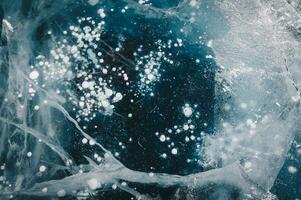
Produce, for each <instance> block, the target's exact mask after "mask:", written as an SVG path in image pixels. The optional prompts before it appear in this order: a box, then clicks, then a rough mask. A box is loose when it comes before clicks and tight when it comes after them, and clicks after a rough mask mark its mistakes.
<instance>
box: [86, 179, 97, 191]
mask: <svg viewBox="0 0 301 200" xmlns="http://www.w3.org/2000/svg"><path fill="white" fill-rule="evenodd" d="M87 184H88V186H89V188H90V189H91V190H96V189H97V188H99V186H100V185H99V182H98V181H97V179H96V178H92V179H90V180H88V181H87Z"/></svg>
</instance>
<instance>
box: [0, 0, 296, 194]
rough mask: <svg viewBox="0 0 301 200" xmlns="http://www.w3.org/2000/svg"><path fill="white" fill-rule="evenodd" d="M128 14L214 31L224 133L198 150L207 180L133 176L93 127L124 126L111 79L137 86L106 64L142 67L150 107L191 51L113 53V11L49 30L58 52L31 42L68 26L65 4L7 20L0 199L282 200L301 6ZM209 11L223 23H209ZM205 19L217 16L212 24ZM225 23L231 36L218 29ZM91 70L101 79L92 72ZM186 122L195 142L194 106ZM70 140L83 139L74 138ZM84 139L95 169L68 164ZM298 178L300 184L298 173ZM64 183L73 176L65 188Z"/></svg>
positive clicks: (8, 13) (227, 0)
mask: <svg viewBox="0 0 301 200" xmlns="http://www.w3.org/2000/svg"><path fill="white" fill-rule="evenodd" d="M122 2H123V3H124V5H123V6H124V7H122V8H121V9H120V12H121V13H126V12H130V11H131V10H132V11H134V13H135V14H136V15H138V16H140V17H143V18H147V19H149V18H150V19H153V20H161V19H164V18H174V19H176V20H179V22H181V23H184V24H185V28H187V30H196V29H201V27H202V26H203V24H208V29H207V30H206V31H207V32H208V33H207V36H208V37H212V40H209V41H208V43H207V47H208V48H212V51H213V55H207V56H206V58H207V59H214V60H215V62H216V63H217V64H218V70H217V73H216V76H215V82H216V86H215V103H216V105H215V116H214V118H215V120H214V121H215V127H214V133H213V134H201V139H200V140H202V141H203V143H202V145H200V146H199V148H196V150H197V151H198V155H196V157H200V159H199V162H200V167H203V168H204V169H205V171H204V172H199V173H192V174H190V175H186V176H184V175H170V174H164V173H154V172H152V171H151V170H150V171H145V172H142V171H138V170H132V169H129V168H128V167H126V166H125V164H123V163H121V162H120V161H119V159H118V155H119V153H118V152H111V151H110V150H108V149H107V148H105V147H104V146H106V145H105V144H104V145H103V144H102V142H103V141H98V140H97V139H96V138H94V137H92V136H91V135H92V134H91V132H93V131H91V127H89V123H91V121H93V120H94V119H95V118H97V114H95V113H96V112H97V113H100V114H101V115H104V116H106V117H112V116H114V115H118V113H116V112H115V110H116V107H118V105H119V103H121V102H123V101H124V99H126V98H127V96H126V94H125V92H124V91H119V90H118V88H117V89H116V90H115V88H113V83H112V82H114V81H115V79H114V78H110V77H109V75H110V73H111V72H113V73H116V74H118V81H119V83H120V85H124V86H128V85H131V81H129V77H131V74H130V73H127V71H125V70H123V69H121V68H118V67H117V66H114V64H115V63H114V62H113V61H112V63H109V64H111V65H112V66H111V65H109V64H106V63H104V62H105V59H106V57H105V55H109V56H111V57H112V60H118V62H120V63H122V64H123V65H124V66H127V67H129V68H131V67H133V66H134V67H133V68H134V70H135V71H137V72H138V78H137V83H138V84H137V86H138V87H137V91H136V93H135V95H136V96H137V95H141V96H143V97H145V98H148V97H150V98H151V97H153V96H154V89H155V87H156V85H157V84H158V83H159V82H160V81H161V80H164V79H162V76H161V75H162V74H163V75H164V67H165V68H167V67H171V66H175V61H174V60H173V57H172V56H171V55H172V53H171V52H169V49H181V46H182V45H183V42H182V40H179V39H175V40H169V41H167V42H166V43H165V42H164V41H161V40H160V38H159V39H158V40H157V42H156V43H155V46H156V48H155V49H154V50H152V51H150V52H147V53H145V52H144V51H145V50H144V49H143V48H142V47H140V48H138V49H136V51H135V53H134V55H135V59H133V60H129V59H127V58H126V57H124V56H123V55H122V53H121V52H122V45H121V42H120V43H118V44H117V47H116V48H112V47H111V46H109V45H108V44H107V43H106V41H105V40H104V39H103V38H102V36H103V35H104V34H105V31H104V28H103V26H105V24H106V22H105V20H106V18H108V16H107V14H106V12H110V11H108V10H104V8H105V6H104V7H99V8H97V11H96V12H98V14H99V17H100V18H97V19H93V18H89V17H81V16H79V18H78V19H77V22H78V24H77V25H76V23H71V20H70V23H71V24H72V25H70V26H69V27H68V29H67V30H65V31H61V30H59V31H61V32H56V31H58V30H57V29H55V28H53V27H50V30H51V31H50V32H49V34H48V36H47V37H48V40H47V41H46V42H45V44H40V43H39V42H38V41H36V40H38V39H37V38H36V37H34V36H35V34H36V33H35V32H34V31H33V30H36V29H39V28H41V27H42V26H43V25H45V24H44V23H45V22H46V21H47V20H51V17H53V16H55V15H59V14H60V13H59V11H60V10H59V8H61V9H68V8H72V7H73V6H74V7H76V6H77V5H75V3H74V2H73V1H67V0H65V1H51V2H48V1H43V0H41V1H35V2H34V1H33V2H31V1H30V3H28V2H27V3H28V4H26V1H20V3H18V2H12V1H8V0H7V1H6V0H4V1H3V3H2V6H3V7H4V11H5V17H6V18H5V20H3V31H2V39H1V41H2V42H1V46H0V53H1V55H0V56H1V63H0V64H1V77H0V78H1V83H2V82H3V83H4V84H3V86H1V90H0V95H1V102H2V105H1V108H0V109H1V110H0V113H1V117H0V121H1V138H0V152H1V156H2V157H1V165H2V167H1V170H2V172H1V181H2V183H1V188H0V195H1V197H3V198H4V199H8V198H19V199H22V198H30V197H33V196H37V197H41V198H43V197H45V198H46V197H65V196H73V197H82V198H85V197H87V196H88V195H89V194H91V195H94V194H96V193H98V192H101V191H108V190H114V189H116V188H119V189H120V190H122V191H124V192H126V193H129V194H131V195H132V196H134V197H136V198H137V199H148V198H149V199H151V198H152V197H151V196H150V195H148V194H142V193H140V192H138V191H139V187H134V186H133V185H132V184H137V185H143V186H145V185H156V186H158V187H161V188H171V187H177V188H179V190H178V191H177V192H176V193H175V195H174V198H175V199H176V198H178V199H181V198H182V199H183V198H187V199H188V198H191V199H197V198H199V196H200V194H201V193H204V192H205V191H206V190H207V189H208V187H209V188H212V187H214V186H215V185H222V186H231V187H234V188H236V189H238V190H239V193H240V196H239V198H242V199H255V198H258V199H264V198H266V199H272V198H276V197H275V196H274V195H272V194H271V193H270V192H269V191H270V189H271V187H272V186H273V184H274V182H275V179H276V177H277V175H278V173H279V170H280V169H281V167H282V166H283V163H284V161H285V159H286V155H287V153H288V151H289V150H290V147H291V144H292V142H293V140H294V137H295V135H296V134H297V133H298V131H299V128H300V127H299V126H300V125H299V124H300V90H299V85H300V83H301V79H300V76H299V75H300V73H301V72H300V58H299V57H298V56H299V55H301V49H300V42H299V41H300V34H299V32H298V31H299V27H300V24H301V19H300V16H299V14H300V12H299V11H298V9H297V7H296V4H297V3H298V2H297V1H293V2H287V1H284V0H277V1H276V0H275V1H273V0H272V1H265V0H252V1H251V0H247V1H245V0H216V1H212V2H209V3H208V1H205V0H204V1H194V0H192V1H188V0H184V1H180V3H179V4H177V5H175V6H171V7H169V8H165V7H164V6H162V7H160V8H159V7H156V6H154V5H152V4H149V1H134V0H123V1H122ZM98 3H99V4H100V5H99V6H103V3H102V2H98V1H88V4H91V5H92V6H95V7H96V6H98ZM208 5H210V6H211V7H212V8H214V9H212V10H213V11H212V10H211V11H207V12H200V11H203V10H206V9H207V6H208ZM116 9H117V8H116ZM118 9H119V8H118ZM111 12H113V11H111ZM62 16H64V15H63V14H62ZM204 16H205V17H206V16H209V17H208V18H207V17H206V18H205V19H206V20H207V21H204ZM64 17H65V18H64V20H66V21H68V20H69V19H68V16H64ZM0 19H1V17H0ZM217 21H218V22H217ZM219 23H220V24H222V25H221V26H217V24H219ZM58 27H60V26H59V25H58ZM91 27H92V28H91ZM51 28H52V29H51ZM183 32H185V30H183ZM186 35H188V36H187V37H188V38H190V39H191V40H194V38H195V37H196V33H195V32H189V31H188V32H186ZM120 37H121V36H120ZM121 38H122V37H121ZM4 41H6V42H4ZM74 41H75V43H74ZM121 41H122V39H121ZM171 46H172V47H171ZM98 48H103V49H105V50H104V51H103V52H105V55H103V54H102V53H100V52H97V50H98ZM196 62H197V63H198V62H199V60H197V61H196ZM91 65H92V66H93V68H92V69H94V67H95V69H101V70H99V71H97V70H96V71H95V70H91ZM2 72H3V73H2ZM108 73H109V75H108ZM2 74H3V75H2ZM99 74H101V75H99ZM100 76H101V77H100ZM75 79H77V83H76V84H73V82H72V81H71V80H75ZM72 84H73V85H72ZM74 88H75V89H74ZM129 90H133V88H130V89H129ZM74 91H75V92H74ZM179 110H180V113H181V115H183V116H184V118H185V120H188V121H187V123H186V122H185V123H184V124H183V127H182V126H179V127H180V128H179V127H178V126H177V125H175V126H176V128H175V131H174V132H175V133H178V134H180V133H181V132H185V131H190V133H191V134H194V132H193V129H194V126H195V125H194V124H191V122H190V121H189V120H191V119H190V118H192V117H194V116H195V115H196V116H197V115H198V113H197V112H196V110H197V105H196V106H195V107H194V105H193V104H189V103H186V102H185V103H184V104H183V105H182V107H180V108H179ZM126 117H127V116H126ZM131 117H133V114H132V113H129V114H128V118H131ZM82 122H84V123H85V125H84V126H82V125H81V123H82ZM188 124H189V125H188ZM196 125H197V124H196ZM95 126H96V125H95ZM154 128H156V127H154ZM66 129H68V130H71V131H69V132H68V131H66ZM182 129H183V130H182ZM169 130H170V131H169ZM177 130H179V131H178V132H177ZM70 132H72V133H73V132H76V133H77V134H73V135H71V134H70V135H68V134H66V133H70ZM154 132H155V130H154ZM169 132H171V133H172V132H173V130H171V129H168V130H167V135H168V133H169ZM20 135H21V136H20ZM167 135H164V134H163V133H160V134H159V133H157V134H156V136H158V140H159V141H160V142H161V143H164V142H166V141H168V140H170V138H169V137H168V136H167ZM73 137H74V138H73ZM15 138H18V139H15ZM78 138H80V140H79V143H78V144H75V145H77V146H79V148H81V147H82V145H88V146H89V147H88V148H89V149H90V150H91V151H93V152H95V153H94V159H92V158H91V157H88V156H86V155H77V156H76V157H81V159H79V158H75V157H74V156H73V155H72V154H71V153H70V152H69V151H70V148H72V147H71V146H72V145H73V142H74V141H76V139H77V140H78ZM187 138H188V139H187ZM129 140H130V141H131V140H132V138H130V139H129ZM185 140H187V141H190V140H192V141H194V140H196V137H195V136H194V135H191V136H190V137H186V138H185ZM138 142H139V140H138ZM104 143H105V142H104ZM119 145H120V146H121V147H124V146H123V144H122V143H120V144H119ZM169 151H170V153H169V156H170V154H171V156H178V155H181V151H180V150H179V149H178V148H177V147H176V146H172V145H171V146H170V147H169ZM161 157H163V158H166V157H167V154H166V153H163V154H162V156H161ZM29 158H30V159H31V160H32V161H31V162H30V165H29V164H28V160H27V159H29ZM11 162H15V164H14V165H12V164H11ZM83 163H86V164H83ZM6 165H9V166H14V167H12V168H6ZM289 170H290V171H291V172H292V173H296V168H293V167H291V168H289ZM58 172H64V173H63V175H61V176H58V174H59V173H58ZM58 177H59V178H58ZM137 188H138V189H137ZM183 188H188V192H187V191H184V190H185V189H183ZM225 188H226V187H225ZM225 191H226V192H225ZM191 195H192V196H191ZM228 195H230V194H229V193H228V192H227V189H225V190H224V189H221V190H217V191H216V192H215V193H214V194H213V196H212V198H213V199H217V197H218V198H221V199H222V198H230V197H229V196H228Z"/></svg>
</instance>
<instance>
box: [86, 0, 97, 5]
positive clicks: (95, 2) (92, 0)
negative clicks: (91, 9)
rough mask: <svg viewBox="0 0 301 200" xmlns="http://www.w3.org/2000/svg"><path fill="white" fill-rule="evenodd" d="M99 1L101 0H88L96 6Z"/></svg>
mask: <svg viewBox="0 0 301 200" xmlns="http://www.w3.org/2000/svg"><path fill="white" fill-rule="evenodd" d="M98 1H99V0H88V3H89V4H90V5H91V6H95V5H96V4H98Z"/></svg>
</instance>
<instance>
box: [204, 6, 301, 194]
mask: <svg viewBox="0 0 301 200" xmlns="http://www.w3.org/2000/svg"><path fill="white" fill-rule="evenodd" d="M218 6H219V7H220V8H221V10H222V12H223V13H224V14H225V15H226V16H227V17H228V22H229V23H228V26H229V31H228V32H227V34H226V35H224V36H223V37H221V38H218V39H216V40H214V41H213V49H214V52H215V55H216V61H217V62H218V64H219V65H220V66H221V70H220V71H221V72H220V74H218V77H217V80H218V81H219V82H220V86H221V87H220V86H219V89H218V90H217V95H216V96H217V97H218V96H220V95H226V96H230V97H231V100H230V101H227V102H219V103H220V105H222V106H223V108H221V110H223V114H224V116H223V114H220V113H216V118H217V123H218V124H217V126H218V127H219V128H218V129H217V130H218V131H217V133H216V136H214V137H208V138H207V141H206V142H205V147H204V153H205V154H206V155H207V158H208V160H211V161H212V162H215V163H219V162H221V163H222V165H227V164H229V163H232V162H233V161H235V160H243V163H244V166H245V167H247V168H248V170H247V173H248V175H249V176H250V177H251V178H252V180H253V181H255V182H256V183H258V184H259V185H261V186H262V187H263V188H265V189H266V190H269V189H270V188H271V187H272V185H273V183H274V180H275V179H276V176H277V175H278V172H279V170H280V168H281V167H282V165H283V163H284V160H285V157H286V154H287V152H288V150H289V149H290V145H291V143H292V141H293V138H294V134H296V132H297V131H299V128H300V127H299V125H298V123H299V122H300V117H299V113H300V106H299V103H300V102H299V100H300V94H299V89H298V85H299V84H298V83H297V82H295V81H298V80H295V79H294V78H293V77H292V76H291V72H290V70H293V69H291V67H294V66H293V65H291V64H289V63H288V60H290V63H295V62H298V58H296V55H300V53H301V51H300V47H299V42H298V41H297V40H296V38H294V36H293V34H292V33H291V32H289V29H288V25H291V24H292V23H289V24H288V22H292V21H294V22H296V20H300V18H299V15H298V14H297V13H296V12H295V11H294V10H292V9H291V7H290V5H289V4H287V3H286V2H285V1H277V2H276V1H237V0H234V1H220V2H219V3H218ZM283 16H286V18H285V17H283ZM278 17H280V20H279V18H278ZM294 70H296V73H300V67H299V68H298V69H297V68H296V66H295V67H294ZM217 101H218V99H217ZM209 162H210V161H209Z"/></svg>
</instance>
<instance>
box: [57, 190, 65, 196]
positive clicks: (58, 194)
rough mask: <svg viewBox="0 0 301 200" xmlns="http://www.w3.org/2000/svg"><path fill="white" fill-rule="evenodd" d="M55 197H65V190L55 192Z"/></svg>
mask: <svg viewBox="0 0 301 200" xmlns="http://www.w3.org/2000/svg"><path fill="white" fill-rule="evenodd" d="M57 196H58V197H64V196H66V191H65V190H59V191H58V192H57Z"/></svg>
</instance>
